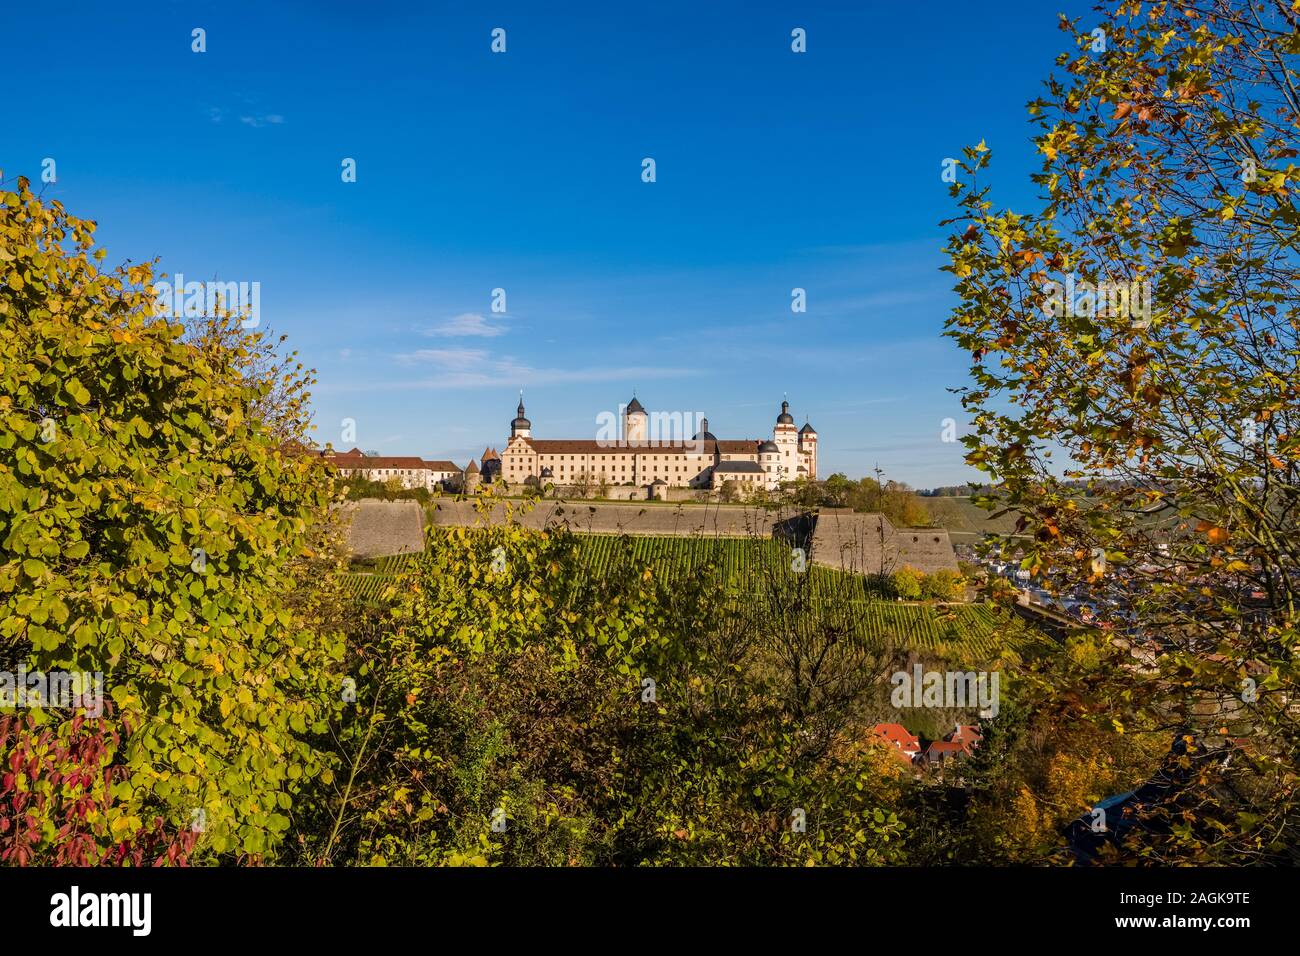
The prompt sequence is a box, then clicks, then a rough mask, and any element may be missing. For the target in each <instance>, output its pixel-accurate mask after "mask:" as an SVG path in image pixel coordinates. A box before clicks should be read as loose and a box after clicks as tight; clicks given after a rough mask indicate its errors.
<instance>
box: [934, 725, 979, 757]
mask: <svg viewBox="0 0 1300 956" xmlns="http://www.w3.org/2000/svg"><path fill="white" fill-rule="evenodd" d="M983 739H984V735H983V734H981V733H980V729H979V728H978V727H976V726H974V725H973V724H958V725H957V726H956V727H954V728H953V731H952V733H950V734H949V735H948V736H947V737H945V738H944V740H946V741H948V742H949V743H954V744H961V745H962V746H963V747H964V748H965V750H966V752H967V753H970V752H971V751H972V750H974V749H975V748H976V747H978V746H979V744H980V741H981V740H983Z"/></svg>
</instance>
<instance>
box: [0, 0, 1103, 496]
mask: <svg viewBox="0 0 1300 956" xmlns="http://www.w3.org/2000/svg"><path fill="white" fill-rule="evenodd" d="M465 7H468V8H471V9H469V10H465V9H462V8H465ZM1086 7H1087V4H1086V3H1083V2H1066V0H1057V2H1056V3H1044V2H1041V0H1039V2H1034V0H1014V2H1011V0H1009V2H980V3H974V4H958V3H944V4H937V5H936V4H921V3H913V4H898V3H886V2H862V3H856V2H854V3H850V2H847V0H845V2H841V3H816V4H807V3H799V4H796V3H767V2H761V3H760V2H739V0H737V2H710V3H699V2H695V3H677V2H657V3H652V4H631V3H626V4H625V3H609V2H606V3H568V4H566V3H548V4H536V3H473V4H451V3H418V4H416V3H409V4H403V3H389V2H382V0H376V2H372V3H368V4H359V3H339V2H333V0H320V2H311V3H307V2H276V3H265V2H262V3H242V2H232V0H222V2H220V3H202V2H185V3H180V2H177V3H144V4H128V5H125V6H120V5H105V4H103V3H101V2H94V3H85V2H78V3H60V4H54V5H48V6H46V7H43V8H42V9H41V13H40V18H39V24H35V23H33V24H30V25H29V26H28V27H27V28H24V30H23V36H24V39H23V42H21V43H13V44H8V45H7V46H6V50H5V60H6V67H7V72H8V73H9V75H10V77H11V78H18V79H19V81H20V85H21V86H22V87H23V88H24V89H25V90H27V92H26V93H25V94H24V95H23V97H22V100H23V104H24V106H23V116H22V121H21V122H20V123H13V122H11V123H7V124H5V133H4V136H3V139H0V169H3V170H4V175H5V178H6V179H8V178H10V177H12V176H13V175H15V174H18V173H23V174H26V175H28V176H30V177H31V178H32V179H33V180H37V179H38V178H39V176H40V172H41V163H42V160H43V159H44V158H46V157H50V158H53V159H55V161H56V163H57V172H58V180H57V182H56V183H54V184H51V185H50V186H48V187H47V190H46V191H47V195H50V196H54V197H57V198H59V199H61V200H62V201H63V202H64V203H65V205H67V206H68V208H69V209H70V210H71V211H72V212H74V213H75V214H77V215H81V216H85V217H87V218H92V219H95V220H97V221H98V222H99V224H100V230H99V234H98V235H99V239H100V241H101V242H102V243H103V244H104V245H105V246H106V247H107V248H108V252H109V261H110V262H118V261H121V260H123V259H127V258H131V259H134V260H136V261H140V260H144V259H149V258H152V257H154V256H159V257H161V259H162V267H163V269H164V270H165V271H167V272H168V273H176V272H181V273H184V274H185V275H186V276H187V278H189V279H196V278H197V279H212V278H219V279H223V280H243V281H257V282H259V283H260V284H261V310H262V319H263V322H264V324H266V325H269V326H270V327H272V328H274V329H275V330H276V331H277V332H283V333H287V334H288V335H289V339H290V342H291V343H292V345H293V346H295V347H296V348H297V349H298V350H299V351H300V353H301V355H302V357H303V359H304V360H305V361H306V362H307V363H308V364H310V365H311V366H313V367H315V368H316V369H317V370H318V372H319V379H320V381H319V384H318V385H317V387H316V388H315V390H314V406H315V409H316V412H317V432H316V438H317V440H318V441H320V442H321V443H324V442H325V441H333V442H334V443H335V444H338V443H339V442H340V424H341V422H342V420H343V419H345V418H350V419H354V420H355V421H356V427H357V440H356V444H358V445H360V446H361V447H362V448H364V449H374V450H378V451H381V452H383V453H386V454H417V455H421V456H423V457H426V458H451V459H453V460H455V461H457V462H458V463H460V464H462V465H463V464H464V463H465V461H466V460H467V459H468V458H470V457H471V456H474V457H477V456H478V454H479V453H480V452H481V451H482V449H483V447H484V446H485V445H489V444H490V445H495V446H497V447H500V446H502V445H503V444H504V443H505V439H506V436H507V433H508V423H509V421H510V419H511V418H512V417H513V415H514V406H515V403H516V401H517V397H516V396H517V392H518V389H519V388H521V387H522V388H523V389H524V390H525V400H526V402H527V405H528V414H529V417H530V418H531V419H532V421H533V427H534V433H535V434H536V435H537V436H538V437H546V438H580V437H594V436H595V432H596V428H597V425H596V416H597V415H598V414H599V413H600V412H602V411H612V410H615V409H617V407H618V405H619V404H620V403H622V402H625V401H627V400H628V399H629V398H630V397H631V395H632V393H633V390H634V389H635V390H636V394H637V396H638V397H639V398H640V400H641V401H642V403H643V404H645V405H646V407H647V408H649V409H651V410H652V411H653V410H662V411H682V412H702V413H704V414H705V415H707V416H708V418H709V422H710V428H711V430H712V431H714V432H715V433H717V434H718V435H719V436H720V437H728V438H745V437H763V436H767V435H769V434H770V432H771V427H772V423H773V420H774V418H775V416H776V414H777V412H778V411H779V405H780V402H781V400H782V397H783V395H788V397H789V401H790V403H791V406H792V411H793V412H794V413H795V415H796V417H797V419H798V421H799V423H800V424H802V423H803V421H804V420H805V417H807V418H810V419H811V421H812V423H813V425H814V426H815V427H816V428H817V430H818V432H819V435H820V454H821V456H822V458H821V471H822V473H823V474H829V473H830V471H832V470H838V471H844V472H846V473H848V474H850V475H852V476H854V477H857V476H860V475H863V474H867V473H869V472H870V471H871V470H872V469H873V468H874V467H875V466H876V465H879V466H880V467H881V468H882V469H884V471H885V474H886V475H887V476H889V477H893V478H897V479H899V480H903V481H907V482H909V483H911V484H913V485H915V486H919V487H926V486H931V485H936V484H951V483H956V482H960V481H964V480H968V479H970V478H974V477H976V476H977V473H976V472H974V471H973V470H971V469H969V468H967V467H966V466H965V465H964V464H963V463H962V461H961V454H962V452H961V448H960V446H958V445H953V444H944V443H942V442H941V441H940V429H941V426H940V422H941V421H942V419H943V418H945V417H948V416H951V417H954V418H957V419H958V420H959V421H960V419H961V411H960V407H959V404H958V402H957V401H956V399H955V397H954V396H952V395H951V394H950V393H949V392H948V390H947V389H948V388H949V387H951V386H953V385H959V384H963V383H964V382H965V381H966V368H967V356H965V355H963V354H962V353H961V352H959V351H958V350H957V349H956V348H955V346H953V345H952V344H950V343H949V341H948V340H947V339H944V338H942V337H941V336H940V334H939V333H940V330H941V328H942V325H943V322H944V319H945V317H946V315H947V313H948V310H949V309H950V308H951V306H952V303H953V296H952V293H951V291H950V282H949V276H948V275H947V274H946V273H942V272H939V271H938V269H939V266H940V265H941V264H942V262H943V257H942V253H941V249H942V245H943V241H944V233H943V230H941V229H940V228H939V226H938V222H939V220H941V219H943V218H944V217H945V216H947V215H950V214H951V211H952V207H951V205H950V200H949V198H948V196H947V193H946V187H945V185H944V184H943V183H942V182H941V181H940V164H941V162H942V160H943V159H944V158H945V157H948V156H955V155H959V150H960V148H961V146H963V145H967V144H973V143H976V142H978V141H979V140H980V139H984V140H985V141H986V142H987V143H988V145H989V146H990V147H991V148H992V149H993V151H994V169H993V173H994V178H993V182H994V184H995V197H996V199H997V200H998V201H999V202H1001V203H1005V204H1011V205H1014V206H1022V207H1023V206H1025V205H1027V204H1029V203H1031V202H1032V200H1033V193H1032V191H1031V189H1030V184H1029V183H1028V179H1027V176H1028V173H1029V172H1030V171H1031V170H1033V169H1036V168H1037V167H1038V161H1037V160H1036V159H1035V158H1034V154H1033V148H1032V145H1031V144H1030V142H1029V137H1030V135H1031V127H1030V126H1029V124H1028V122H1027V116H1026V112H1025V109H1024V105H1025V103H1026V101H1028V100H1029V99H1031V98H1032V97H1034V96H1036V95H1038V93H1039V92H1040V90H1041V83H1042V80H1043V79H1044V78H1045V77H1046V76H1047V75H1048V73H1049V72H1050V71H1051V69H1052V61H1053V58H1054V57H1055V55H1056V54H1057V53H1058V52H1060V51H1061V50H1063V49H1065V48H1066V43H1067V40H1068V38H1067V37H1066V36H1065V34H1062V33H1061V32H1060V31H1059V30H1058V29H1057V26H1056V23H1057V12H1058V10H1063V11H1065V12H1067V13H1069V14H1070V15H1072V16H1084V17H1085V20H1084V23H1087V22H1088V21H1087V19H1086V15H1087V10H1086ZM196 27H201V28H203V29H204V30H205V31H206V40H207V52H205V53H201V54H200V53H194V52H192V51H191V42H192V41H191V30H192V29H194V28H196ZM497 27H500V28H503V29H505V30H506V52H505V53H504V54H494V53H492V52H491V49H490V44H491V31H492V30H493V29H494V28H497ZM795 27H802V28H804V29H805V30H806V31H807V47H808V52H807V53H804V54H795V53H793V52H792V51H791V48H790V43H791V39H790V33H791V30H792V29H794V28H795ZM345 157H351V158H354V159H355V160H356V164H357V181H356V182H354V183H345V182H343V181H342V177H341V175H340V172H341V163H342V161H343V159H344V158H345ZM645 157H652V158H654V160H655V163H656V176H657V181H656V182H654V183H644V182H642V181H641V171H642V160H643V158H645ZM795 287H801V288H804V289H806V290H807V312H806V313H802V314H795V313H792V312H791V309H790V301H791V289H792V288H795ZM495 288H502V289H504V290H505V292H506V307H507V311H506V312H505V313H504V314H495V313H493V312H492V311H491V307H492V290H493V289H495Z"/></svg>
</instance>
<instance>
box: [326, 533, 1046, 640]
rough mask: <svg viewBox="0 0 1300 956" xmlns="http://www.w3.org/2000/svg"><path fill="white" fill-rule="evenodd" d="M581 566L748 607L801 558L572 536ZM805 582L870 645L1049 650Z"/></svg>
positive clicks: (818, 570)
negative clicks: (643, 570)
mask: <svg viewBox="0 0 1300 956" xmlns="http://www.w3.org/2000/svg"><path fill="white" fill-rule="evenodd" d="M577 542H578V547H579V553H580V558H581V559H582V560H583V562H584V563H585V564H586V565H587V567H588V568H589V569H590V571H591V573H593V574H603V573H605V572H606V571H607V570H608V569H609V568H610V567H611V566H613V565H614V564H615V563H616V562H621V561H623V560H630V561H632V562H634V564H635V565H636V566H644V567H648V568H652V569H653V570H654V571H655V573H656V574H657V575H662V576H663V577H665V578H666V579H668V580H670V581H671V580H673V579H674V578H676V577H679V576H690V577H697V576H699V575H702V574H717V575H718V579H719V582H720V584H721V586H722V587H724V588H725V590H726V592H727V594H728V597H729V598H730V599H731V600H734V601H737V602H748V601H752V600H753V597H754V595H755V594H758V593H761V589H762V587H763V584H764V582H765V581H769V580H771V578H772V576H774V575H779V576H782V577H784V576H787V575H791V574H793V573H794V572H793V570H792V564H793V563H795V562H797V558H798V556H797V555H795V554H793V552H792V551H791V549H790V547H789V546H787V545H785V544H782V543H781V542H779V541H775V540H772V539H748V538H688V537H670V536H653V535H630V536H626V537H621V536H618V535H606V534H584V535H578V536H577ZM419 558H420V555H418V554H400V555H392V556H390V557H385V558H381V559H379V561H378V562H377V563H376V565H375V570H374V572H373V573H359V574H351V575H349V576H348V583H349V585H351V586H352V587H353V590H354V593H355V594H356V595H357V596H358V597H359V598H362V599H363V600H374V599H376V598H377V597H378V596H379V594H380V592H381V590H382V588H383V585H384V584H385V583H386V582H388V581H390V580H391V579H392V576H393V575H395V574H396V573H397V572H398V571H399V570H402V569H405V568H408V567H411V566H413V565H414V564H415V563H417V562H418V560H419ZM804 573H806V574H807V575H808V577H807V579H806V581H807V585H808V587H809V588H810V590H811V596H812V598H813V601H814V603H815V604H816V605H818V606H819V613H820V614H823V615H828V619H829V620H830V621H831V622H832V623H835V624H841V625H844V626H845V627H846V628H848V629H849V630H850V631H851V632H852V633H854V634H855V635H856V636H857V637H858V639H859V640H863V641H867V642H870V643H871V644H873V645H881V644H886V643H888V644H892V645H894V646H896V647H898V648H903V649H909V650H918V651H927V652H930V653H934V654H938V655H949V654H951V655H952V656H953V657H954V658H959V657H960V658H972V659H988V658H992V657H995V656H997V655H998V654H1000V653H1002V652H1006V651H1010V652H1011V653H1012V654H1015V655H1017V656H1018V655H1019V654H1021V653H1023V652H1025V651H1028V650H1031V649H1039V650H1045V649H1048V648H1050V647H1052V646H1053V645H1052V644H1051V643H1050V641H1048V639H1047V638H1045V637H1044V636H1043V635H1041V634H1040V633H1038V632H1037V631H1035V630H1033V629H1032V628H1029V627H1027V626H1026V625H1025V624H1024V623H1022V622H1021V621H1020V620H1019V619H1018V618H1016V617H1015V616H1014V615H1012V614H1011V613H1009V612H1008V611H1006V610H1004V609H1002V608H998V607H993V606H989V605H985V604H947V605H932V604H911V603H902V602H897V601H893V600H889V599H886V598H883V597H881V595H880V593H879V592H878V591H877V590H876V589H875V588H874V587H873V585H872V582H871V580H870V579H869V578H867V577H865V576H863V575H858V574H852V573H849V572H845V571H839V570H836V569H834V568H827V567H822V566H820V565H815V564H812V563H811V562H808V563H807V565H806V570H805V571H804Z"/></svg>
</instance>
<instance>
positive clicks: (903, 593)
mask: <svg viewBox="0 0 1300 956" xmlns="http://www.w3.org/2000/svg"><path fill="white" fill-rule="evenodd" d="M924 577H925V576H924V575H923V574H921V572H920V571H918V570H916V568H914V567H912V566H911V565H910V564H905V565H903V566H902V567H901V568H899V569H898V570H897V571H895V572H894V573H893V574H891V575H890V576H889V586H890V588H892V589H893V592H894V594H896V595H897V596H898V597H900V598H902V599H903V600H904V601H916V600H919V599H920V597H921V584H922V582H923V580H924Z"/></svg>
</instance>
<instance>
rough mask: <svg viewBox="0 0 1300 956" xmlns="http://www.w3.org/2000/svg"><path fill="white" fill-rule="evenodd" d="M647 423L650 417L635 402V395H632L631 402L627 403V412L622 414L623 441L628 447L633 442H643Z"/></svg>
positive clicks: (639, 404) (647, 427)
mask: <svg viewBox="0 0 1300 956" xmlns="http://www.w3.org/2000/svg"><path fill="white" fill-rule="evenodd" d="M649 423H650V416H649V415H647V414H646V411H645V409H644V408H643V407H642V406H641V403H640V402H638V401H637V400H636V395H633V396H632V401H630V402H628V403H627V410H626V411H625V412H624V413H623V440H624V441H625V442H627V443H628V444H629V445H630V444H632V443H634V442H644V441H645V440H646V432H647V431H648V430H649Z"/></svg>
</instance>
